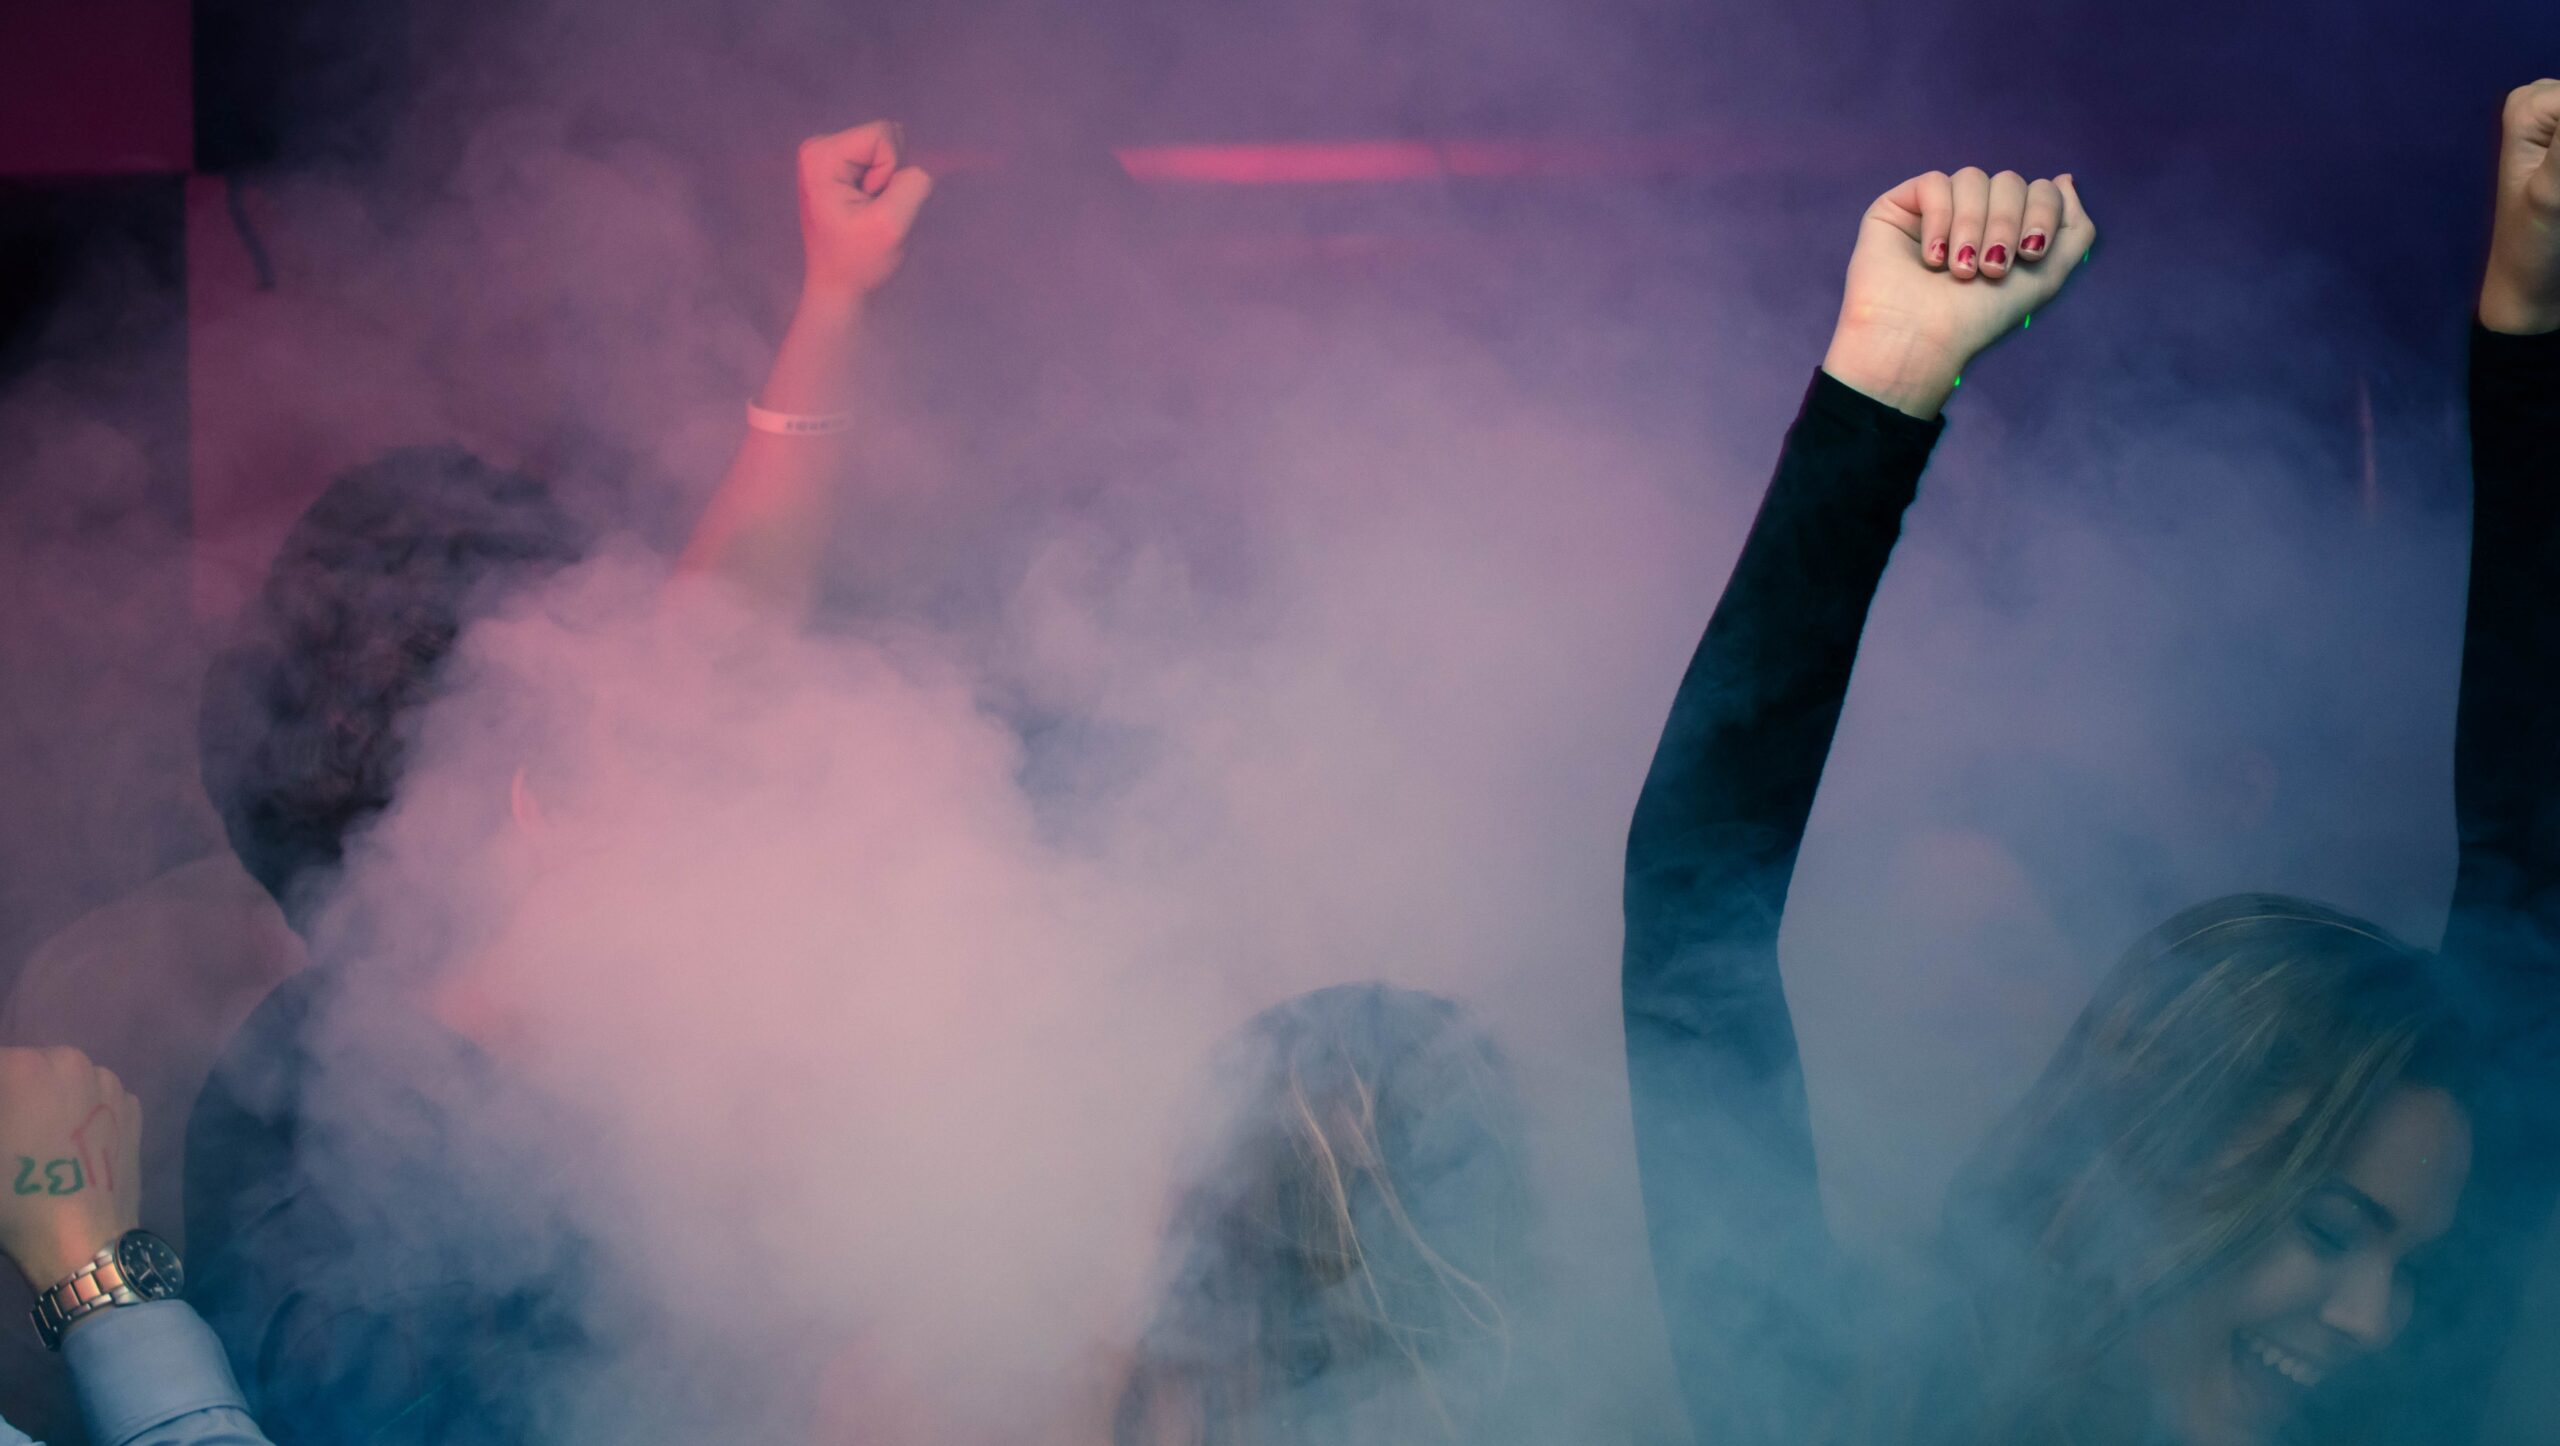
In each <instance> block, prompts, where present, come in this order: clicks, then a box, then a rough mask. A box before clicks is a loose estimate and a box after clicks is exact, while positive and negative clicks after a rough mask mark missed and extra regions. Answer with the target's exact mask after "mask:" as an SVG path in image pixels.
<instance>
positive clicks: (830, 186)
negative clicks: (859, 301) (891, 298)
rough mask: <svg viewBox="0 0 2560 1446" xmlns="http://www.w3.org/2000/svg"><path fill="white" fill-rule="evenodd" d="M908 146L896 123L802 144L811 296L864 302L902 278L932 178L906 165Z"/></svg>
mask: <svg viewBox="0 0 2560 1446" xmlns="http://www.w3.org/2000/svg"><path fill="white" fill-rule="evenodd" d="M905 143H906V137H905V135H904V134H903V133H901V131H900V130H899V128H898V126H897V124H896V123H895V122H892V121H873V122H871V123H870V124H869V125H860V126H855V127H854V128H853V129H852V130H849V131H838V132H836V133H835V134H834V135H831V136H813V137H811V138H809V139H808V140H805V141H802V142H801V143H800V244H801V248H802V251H803V253H804V254H805V256H806V258H807V272H806V280H805V283H804V284H805V287H806V289H807V291H808V292H809V293H810V294H812V295H816V296H824V297H834V298H842V299H852V298H859V297H862V296H866V295H868V294H870V293H871V292H872V291H873V290H874V289H876V288H877V287H878V286H879V285H880V284H881V283H882V282H884V281H887V280H888V279H889V278H890V277H891V276H894V275H896V274H897V270H898V262H899V261H900V260H901V259H903V257H904V255H905V251H906V244H907V231H908V228H910V227H912V226H914V225H915V221H916V210H917V208H919V207H921V206H922V205H924V198H925V197H927V196H929V195H931V194H933V177H931V176H928V175H926V174H925V173H924V172H923V171H922V170H920V169H918V168H917V167H914V166H909V165H903V164H901V157H902V155H903V152H904V149H905Z"/></svg>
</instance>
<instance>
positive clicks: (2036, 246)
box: [2018, 231, 2044, 256]
mask: <svg viewBox="0 0 2560 1446" xmlns="http://www.w3.org/2000/svg"><path fill="white" fill-rule="evenodd" d="M2018 249H2019V250H2021V251H2024V252H2025V253H2027V254H2028V255H2029V256H2033V255H2035V254H2036V253H2037V252H2039V251H2042V250H2043V249H2044V233H2043V232H2042V231H2030V232H2028V233H2027V239H2026V240H2024V241H2021V242H2019V243H2018Z"/></svg>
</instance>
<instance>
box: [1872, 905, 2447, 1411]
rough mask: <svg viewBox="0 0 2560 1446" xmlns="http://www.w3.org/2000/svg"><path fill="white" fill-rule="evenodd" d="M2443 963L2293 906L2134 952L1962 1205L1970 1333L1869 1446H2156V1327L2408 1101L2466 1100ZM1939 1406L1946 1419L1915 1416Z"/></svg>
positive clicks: (2157, 938) (1957, 1272) (1907, 1396)
mask: <svg viewBox="0 0 2560 1446" xmlns="http://www.w3.org/2000/svg"><path fill="white" fill-rule="evenodd" d="M2441 967H2442V966H2441V965H2440V964H2439V962H2438V961H2437V960H2436V959H2435V958H2434V957H2433V956H2431V955H2428V954H2426V953H2424V952H2422V951H2420V950H2417V949H2413V948H2411V947H2410V946H2409V945H2407V944H2404V943H2402V942H2400V941H2399V940H2398V939H2395V938H2393V937H2392V936H2391V935H2390V934H2389V933H2387V932H2385V931H2384V930H2382V929H2380V928H2378V927H2377V926H2375V925H2373V924H2370V923H2368V922H2366V921H2364V920H2361V919H2358V918H2355V917H2353V916H2351V915H2348V914H2343V913H2340V912H2338V911H2337V910H2334V909H2330V908H2327V907H2325V906H2323V905H2320V904H2315V903H2311V902H2309V901H2307V900H2303V899H2296V898H2290V897H2286V896H2283V895H2277V894H2240V895H2232V896H2229V897H2226V898H2221V899H2215V900H2212V901H2210V902H2207V903H2204V904H2200V905H2197V906H2196V907H2194V908H2192V909H2189V910H2187V911H2185V912H2184V913H2181V914H2179V915H2178V916H2177V917H2175V918H2173V919H2171V920H2169V921H2168V922H2167V923H2165V924H2163V925H2161V926H2160V927H2159V928H2158V929H2156V930H2154V931H2152V933H2151V934H2149V935H2148V936H2146V937H2145V938H2144V939H2143V940H2142V941H2141V942H2139V943H2137V944H2136V945H2134V947H2133V948H2132V949H2131V950H2130V951H2128V952H2127V953H2126V954H2125V956H2124V957H2123V958H2122V959H2121V960H2120V961H2119V962H2118V963H2117V964H2116V966H2115V968H2114V969H2113V970H2111V971H2110V972H2109V973H2108V975H2107V977H2106V978H2105V979H2104V980H2103V981H2102V982H2101V984H2100V986H2099V989H2098V993H2097V995H2096V997H2095V998H2093V999H2092V1000H2091V1001H2090V1003H2089V1005H2088V1007H2087V1008H2086V1009H2085V1010H2083V1011H2082V1013H2081V1015H2080V1017H2079V1019H2078V1021H2077V1022H2076V1023H2075V1024H2074V1025H2073V1027H2072V1029H2071V1032H2070V1034H2069V1035H2068V1036H2067V1037H2066V1038H2065V1039H2064V1041H2063V1043H2062V1045H2061V1046H2060V1047H2059V1048H2058V1049H2057V1050H2055V1052H2054V1055H2053V1058H2052V1060H2051V1062H2050V1063H2049V1064H2048V1065H2047V1066H2046V1068H2045V1070H2044V1073H2043V1074H2042V1076H2041V1077H2040V1078H2038V1080H2037V1081H2036V1083H2035V1084H2034V1086H2033V1087H2032V1088H2030V1089H2029V1090H2028V1092H2027V1094H2026V1096H2025V1098H2024V1099H2022V1100H2021V1101H2020V1102H2019V1104H2018V1105H2017V1107H2016V1108H2015V1109H2014V1110H2012V1111H2011V1112H2010V1113H2009V1115H2008V1116H2007V1117H2006V1118H2005V1119H2004V1120H2003V1121H2001V1123H2000V1124H1999V1125H1998V1126H1997V1127H1996V1128H1995V1129H1994V1130H1993V1131H1992V1133H1991V1135H1990V1137H1989V1138H1988V1139H1987V1140H1986V1141H1985V1142H1984V1143H1983V1145H1982V1146H1981V1148H1980V1149H1979V1150H1978V1151H1977V1152H1976V1154H1975V1155H1974V1157H1973V1158H1972V1159H1971V1160H1970V1161H1969V1162H1968V1163H1967V1165H1966V1166H1965V1167H1964V1169H1963V1170H1962V1171H1960V1172H1959V1174H1958V1176H1957V1179H1956V1182H1955V1184H1954V1186H1953V1187H1952V1189H1951V1190H1950V1192H1949V1199H1948V1205H1947V1212H1946V1215H1945V1217H1944V1221H1943V1224H1942V1229H1941V1235H1940V1245H1941V1257H1942V1260H1943V1262H1944V1264H1945V1265H1946V1267H1947V1268H1948V1270H1949V1272H1950V1275H1951V1279H1952V1282H1953V1284H1954V1287H1955V1290H1954V1294H1955V1296H1956V1298H1957V1304H1956V1305H1955V1306H1954V1308H1953V1314H1954V1320H1952V1321H1942V1322H1941V1325H1942V1326H1945V1325H1952V1326H1954V1327H1955V1328H1954V1329H1949V1330H1944V1331H1943V1332H1942V1333H1941V1334H1940V1336H1939V1339H1938V1343H1937V1344H1936V1345H1935V1347H1934V1348H1933V1349H1932V1350H1931V1351H1930V1352H1928V1353H1927V1360H1926V1363H1925V1364H1924V1365H1923V1366H1922V1368H1921V1372H1920V1374H1921V1376H1922V1377H1923V1378H1924V1379H1922V1380H1919V1381H1917V1382H1912V1381H1906V1382H1905V1383H1904V1389H1903V1390H1902V1391H1901V1392H1900V1396H1901V1405H1902V1407H1903V1410H1902V1411H1899V1412H1886V1413H1884V1415H1885V1417H1887V1418H1892V1419H1891V1420H1890V1422H1889V1424H1888V1423H1881V1422H1879V1421H1878V1420H1876V1419H1874V1418H1871V1420H1870V1423H1869V1427H1868V1429H1867V1430H1865V1431H1863V1432H1853V1433H1850V1434H1853V1435H1864V1436H1866V1437H1867V1438H1869V1439H1878V1438H1879V1437H1880V1436H1882V1437H1890V1438H1891V1439H1894V1440H1897V1441H1901V1442H1911V1441H1924V1440H1936V1439H1945V1440H1956V1439H1961V1440H1964V1441H1966V1442H1968V1443H1990V1446H2060V1443H2072V1446H2093V1443H2103V1442H2112V1441H2118V1440H2130V1439H2134V1438H2135V1437H2137V1436H2138V1435H2139V1433H2140V1431H2141V1430H2142V1428H2143V1423H2144V1422H2145V1421H2146V1420H2147V1418H2148V1403H2147V1401H2145V1400H2143V1399H2142V1397H2143V1395H2144V1392H2145V1388H2144V1386H2143V1384H2142V1382H2140V1381H2139V1380H2138V1379H2134V1378H2133V1374H2132V1371H2131V1368H2130V1367H2129V1366H2128V1364H2127V1362H2126V1355H2127V1353H2126V1352H2125V1351H2123V1350H2122V1349H2121V1347H2122V1346H2123V1345H2124V1343H2125V1342H2126V1340H2127V1337H2128V1336H2129V1334H2130V1332H2131V1331H2132V1330H2133V1329H2134V1327H2135V1326H2136V1325H2138V1324H2139V1323H2140V1322H2141V1321H2142V1320H2143V1319H2144V1318H2146V1317H2147V1316H2148V1315H2149V1314H2150V1313H2152V1312H2153V1311H2155V1310H2157V1309H2158V1308H2159V1307H2161V1306H2162V1305H2163V1304H2164V1303H2167V1302H2169V1301H2172V1300H2174V1299H2176V1298H2178V1297H2180V1296H2181V1295H2183V1294H2184V1293H2186V1292H2188V1291H2191V1290H2192V1289H2194V1288H2195V1287H2196V1286H2197V1285H2198V1284H2200V1283H2202V1282H2204V1281H2206V1280H2209V1279H2211V1278H2213V1277H2215V1276H2216V1275H2217V1274H2219V1273H2220V1272H2222V1271H2225V1270H2227V1269H2229V1268H2231V1267H2232V1266H2233V1265H2235V1264H2236V1263H2238V1262H2239V1261H2240V1260H2242V1259H2243V1258H2244V1257H2246V1256H2247V1255H2248V1254H2249V1253H2250V1252H2251V1251H2253V1250H2254V1249H2255V1248H2256V1247H2258V1246H2259V1245H2260V1244H2261V1243H2263V1242H2264V1241H2265V1240H2267V1239H2268V1238H2269V1236H2270V1235H2271V1234H2272V1233H2273V1232H2274V1231H2275V1230H2276V1229H2277V1228H2278V1227H2280V1226H2281V1225H2282V1223H2283V1222H2284V1221H2285V1220H2287V1219H2289V1218H2290V1217H2291V1216H2292V1215H2293V1214H2294V1213H2295V1212H2296V1211H2297V1210H2298V1209H2299V1208H2300V1206H2301V1204H2302V1202H2303V1200H2304V1198H2305V1197H2306V1196H2307V1195H2308V1194H2309V1193H2310V1192H2311V1191H2312V1190H2313V1189H2315V1188H2316V1187H2317V1186H2318V1185H2319V1184H2320V1182H2321V1181H2322V1180H2323V1179H2324V1178H2326V1177H2327V1176H2328V1175H2329V1174H2330V1173H2331V1172H2332V1171H2333V1170H2334V1169H2336V1167H2337V1165H2338V1162H2339V1159H2340V1157H2341V1156H2342V1154H2343V1153H2344V1152H2345V1150H2346V1149H2347V1147H2348V1145H2349V1143H2350V1142H2351V1141H2352V1140H2353V1139H2354V1137H2355V1135H2356V1133H2357V1132H2358V1131H2359V1130H2360V1129H2361V1128H2362V1127H2363V1125H2364V1124H2365V1122H2366V1121H2367V1120H2368V1119H2369V1118H2370V1117H2371V1115H2372V1113H2373V1111H2374V1109H2375V1107H2376V1106H2377V1105H2379V1104H2380V1103H2381V1102H2382V1100H2383V1099H2384V1098H2385V1097H2387V1096H2388V1095H2389V1094H2390V1093H2391V1092H2392V1091H2393V1090H2394V1089H2396V1088H2398V1087H2400V1086H2402V1085H2404V1084H2413V1083H2427V1084H2435V1085H2440V1086H2444V1087H2447V1088H2452V1089H2454V1090H2455V1092H2456V1094H2457V1097H2460V1096H2462V1095H2463V1094H2464V1093H2465V1092H2464V1090H2463V1089H2462V1088H2461V1081H2460V1079H2459V1068H2460V1063H2461V1060H2462V1058H2463V1056H2464V1050H2463V1048H2462V1044H2461V1038H2462V1036H2461V1032H2460V1030H2459V1029H2458V1027H2457V1025H2456V1022H2455V1019H2454V1016H2453V1012H2452V1011H2451V1009H2450V1008H2449V1007H2448V1005H2447V1003H2446V995H2445V991H2444V989H2443V988H2442V986H2441V982H2440V980H2439V977H2438V971H2439V969H2440V968H2441ZM1921 1401H1926V1402H1928V1403H1929V1404H1928V1407H1927V1412H1928V1414H1929V1416H1931V1417H1932V1418H1933V1419H1934V1420H1935V1421H1936V1422H1938V1423H1942V1424H1939V1425H1937V1426H1934V1427H1932V1426H1924V1425H1923V1424H1922V1423H1920V1422H1918V1421H1915V1420H1912V1419H1910V1418H1909V1416H1908V1414H1906V1413H1908V1412H1909V1411H1911V1410H1914V1409H1917V1404H1916V1403H1918V1402H1921ZM1879 1424H1881V1425H1882V1429H1881V1431H1880V1432H1879V1430H1878V1429H1877V1427H1878V1426H1879Z"/></svg>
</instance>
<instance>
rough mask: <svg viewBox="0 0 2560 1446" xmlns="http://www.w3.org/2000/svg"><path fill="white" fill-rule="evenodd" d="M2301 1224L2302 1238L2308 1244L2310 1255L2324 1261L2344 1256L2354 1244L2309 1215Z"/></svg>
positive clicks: (2304, 1217)
mask: <svg viewBox="0 0 2560 1446" xmlns="http://www.w3.org/2000/svg"><path fill="white" fill-rule="evenodd" d="M2301 1224H2302V1238H2303V1239H2304V1240H2305V1241H2307V1242H2308V1243H2309V1244H2310V1246H2311V1253H2312V1254H2314V1255H2317V1256H2319V1257H2321V1258H2322V1259H2324V1260H2335V1259H2337V1258H2338V1257H2339V1256H2341V1255H2344V1254H2346V1253H2347V1251H2348V1249H2349V1248H2351V1247H2352V1246H2353V1245H2354V1244H2355V1242H2354V1241H2352V1240H2349V1239H2348V1238H2347V1237H2346V1236H2345V1235H2343V1234H2341V1233H2339V1232H2338V1231H2335V1230H2332V1229H2330V1228H2329V1227H2328V1226H2325V1225H2323V1224H2321V1223H2320V1222H2319V1221H2317V1220H2315V1219H2313V1218H2312V1217H2310V1216H2309V1215H2305V1216H2303V1217H2302V1221H2301Z"/></svg>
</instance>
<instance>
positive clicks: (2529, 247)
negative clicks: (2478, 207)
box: [2480, 80, 2560, 332]
mask: <svg viewBox="0 0 2560 1446" xmlns="http://www.w3.org/2000/svg"><path fill="white" fill-rule="evenodd" d="M2500 130H2501V131H2502V135H2501V137H2500V139H2499V142H2498V219H2497V223H2496V225H2495V226H2494V228H2493V229H2492V230H2491V232H2490V240H2489V271H2488V275H2487V276H2486V277H2484V278H2483V279H2482V281H2481V284H2480V320H2481V322H2482V324H2484V325H2486V326H2487V327H2489V328H2490V329H2491V330H2493V331H2512V332H2538V331H2555V330H2560V161H2554V160H2552V158H2551V156H2552V149H2553V147H2552V142H2553V139H2554V137H2555V134H2560V80H2537V81H2535V82H2534V83H2533V84H2531V85H2525V86H2518V87H2517V88H2516V89H2515V90H2513V91H2511V92H2509V93H2508V95H2507V108H2506V111H2505V113H2504V115H2503V117H2502V124H2501V126H2500Z"/></svg>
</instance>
